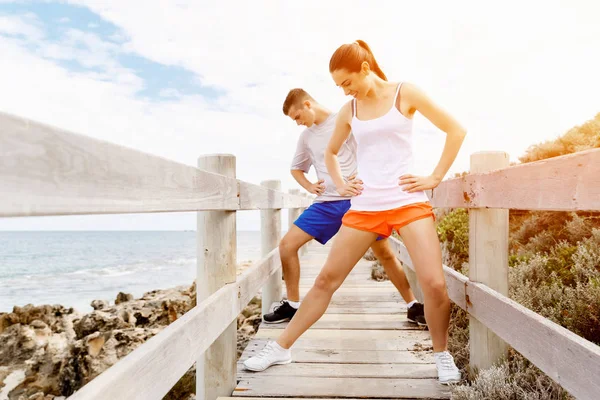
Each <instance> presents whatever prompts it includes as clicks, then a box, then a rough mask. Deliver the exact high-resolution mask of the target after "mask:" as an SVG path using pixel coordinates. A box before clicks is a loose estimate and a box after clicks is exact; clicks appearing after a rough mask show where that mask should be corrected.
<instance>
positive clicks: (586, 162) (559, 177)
mask: <svg viewBox="0 0 600 400" xmlns="http://www.w3.org/2000/svg"><path fill="white" fill-rule="evenodd" d="M429 196H430V199H431V203H432V205H433V206H434V207H447V208H482V207H486V208H505V209H516V210H546V211H598V210H600V149H591V150H585V151H580V152H577V153H573V154H568V155H565V156H560V157H553V158H549V159H546V160H541V161H536V162H532V163H526V164H520V165H515V166H512V167H509V168H504V169H500V170H495V171H492V172H486V173H476V174H469V175H466V176H464V177H461V178H455V179H450V180H447V181H444V182H442V183H441V184H440V185H439V186H438V187H437V188H435V189H434V190H433V191H432V192H430V193H429Z"/></svg>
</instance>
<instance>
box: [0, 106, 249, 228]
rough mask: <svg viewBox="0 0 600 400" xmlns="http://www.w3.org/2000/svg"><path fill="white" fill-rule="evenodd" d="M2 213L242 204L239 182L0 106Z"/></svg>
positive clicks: (210, 207)
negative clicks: (4, 109)
mask: <svg viewBox="0 0 600 400" xmlns="http://www.w3.org/2000/svg"><path fill="white" fill-rule="evenodd" d="M0 149H2V150H1V153H2V155H1V157H0V193H2V196H1V197H0V217H15V216H33V215H76V214H109V213H140V212H166V211H196V210H213V209H237V208H238V207H239V202H238V198H237V182H236V180H235V179H233V178H227V177H224V176H221V175H218V174H214V173H209V172H206V171H202V170H200V169H198V168H196V167H193V166H188V165H184V164H180V163H177V162H173V161H169V160H166V159H163V158H161V157H157V156H154V155H150V154H146V153H142V152H140V151H136V150H132V149H128V148H125V147H122V146H118V145H115V144H111V143H107V142H104V141H101V140H97V139H93V138H90V137H85V136H82V135H77V134H74V133H70V132H67V131H64V130H61V129H58V128H55V127H52V126H48V125H45V124H40V123H37V122H34V121H31V120H27V119H25V118H19V117H16V116H13V115H9V114H5V113H0Z"/></svg>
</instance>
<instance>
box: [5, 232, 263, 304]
mask: <svg viewBox="0 0 600 400" xmlns="http://www.w3.org/2000/svg"><path fill="white" fill-rule="evenodd" d="M260 247H261V238H260V232H258V231H238V232H237V261H238V264H241V263H249V262H253V261H256V260H258V259H259V258H260V255H261V254H260V251H261V249H260ZM195 276H196V232H194V231H152V232H151V231H90V232H82V231H56V232H52V231H34V232H23V231H18V232H7V231H0V312H10V311H12V309H13V307H14V306H24V305H26V304H33V305H43V304H60V305H63V306H65V307H67V308H68V307H73V308H74V309H76V310H77V311H81V312H89V311H91V310H92V307H91V306H90V303H91V302H92V300H97V299H98V300H106V301H109V302H111V304H112V303H113V302H114V299H115V297H116V295H117V294H118V293H119V292H125V293H131V294H132V295H133V296H134V297H136V298H137V297H140V296H142V295H143V294H144V293H145V292H148V291H151V290H155V289H168V288H171V287H175V286H179V285H191V284H192V283H193V282H194V279H195Z"/></svg>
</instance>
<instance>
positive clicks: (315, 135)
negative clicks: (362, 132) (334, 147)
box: [291, 113, 357, 202]
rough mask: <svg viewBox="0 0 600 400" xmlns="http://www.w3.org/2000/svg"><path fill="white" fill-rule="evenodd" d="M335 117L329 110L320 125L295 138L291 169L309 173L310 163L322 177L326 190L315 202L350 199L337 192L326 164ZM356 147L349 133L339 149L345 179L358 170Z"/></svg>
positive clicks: (314, 125) (320, 177)
mask: <svg viewBox="0 0 600 400" xmlns="http://www.w3.org/2000/svg"><path fill="white" fill-rule="evenodd" d="M335 120H336V113H332V114H330V115H329V117H328V118H327V119H326V120H325V121H323V122H321V123H320V124H319V125H317V124H313V126H311V127H310V128H306V129H305V130H304V131H303V132H302V133H301V134H300V138H298V144H297V146H296V154H294V159H293V161H292V166H291V169H293V170H294V169H297V170H302V171H304V172H305V173H308V171H309V170H310V167H311V166H313V167H314V168H315V172H316V173H317V178H318V179H319V180H321V179H323V180H324V183H323V184H324V185H325V191H324V192H323V194H321V195H320V196H317V197H316V198H315V202H322V201H336V200H349V199H350V198H351V197H350V196H341V195H340V194H339V193H338V192H337V191H336V189H335V184H334V183H333V180H332V179H331V175H329V172H328V171H327V166H326V165H325V149H326V148H327V145H328V144H329V139H331V135H332V134H333V130H334V129H335ZM356 146H357V144H356V140H355V139H354V136H353V135H352V134H350V136H349V137H348V139H347V140H346V142H344V144H343V145H342V147H341V148H340V151H339V152H338V161H339V163H340V169H341V171H342V175H343V177H344V178H348V177H349V176H351V175H353V174H355V173H356V171H357V164H356Z"/></svg>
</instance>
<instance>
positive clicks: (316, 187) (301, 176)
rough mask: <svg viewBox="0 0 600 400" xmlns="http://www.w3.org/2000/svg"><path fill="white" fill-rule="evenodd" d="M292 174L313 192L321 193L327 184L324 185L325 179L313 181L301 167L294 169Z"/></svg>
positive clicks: (301, 184) (307, 189) (299, 182)
mask: <svg viewBox="0 0 600 400" xmlns="http://www.w3.org/2000/svg"><path fill="white" fill-rule="evenodd" d="M291 172H292V176H293V177H294V179H295V180H296V182H298V184H299V185H300V186H302V187H303V188H304V189H306V191H308V192H309V193H312V194H316V195H317V196H318V195H321V194H323V191H324V190H325V186H324V185H323V180H322V179H321V180H319V181H318V182H317V183H312V182H311V181H309V180H308V179H307V178H306V174H305V173H304V171H302V170H301V169H292V170H291Z"/></svg>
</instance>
